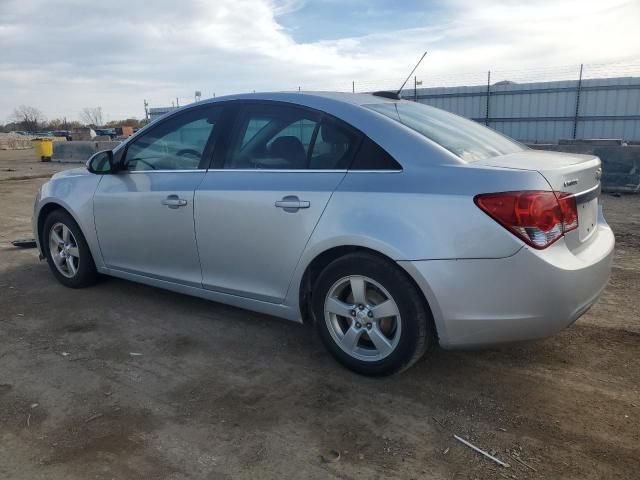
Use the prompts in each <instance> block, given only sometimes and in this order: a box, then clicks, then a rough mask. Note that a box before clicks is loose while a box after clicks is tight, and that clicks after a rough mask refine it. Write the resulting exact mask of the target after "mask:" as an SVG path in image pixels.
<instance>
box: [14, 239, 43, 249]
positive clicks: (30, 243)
mask: <svg viewBox="0 0 640 480" xmlns="http://www.w3.org/2000/svg"><path fill="white" fill-rule="evenodd" d="M11 244H12V245H13V246H14V247H19V248H36V247H37V244H36V241H35V239H33V238H21V239H18V240H13V241H12V242H11Z"/></svg>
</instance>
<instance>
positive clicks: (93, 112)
mask: <svg viewBox="0 0 640 480" xmlns="http://www.w3.org/2000/svg"><path fill="white" fill-rule="evenodd" d="M80 120H82V122H83V123H85V124H87V125H91V126H94V127H99V126H100V125H102V107H86V108H83V109H82V112H80Z"/></svg>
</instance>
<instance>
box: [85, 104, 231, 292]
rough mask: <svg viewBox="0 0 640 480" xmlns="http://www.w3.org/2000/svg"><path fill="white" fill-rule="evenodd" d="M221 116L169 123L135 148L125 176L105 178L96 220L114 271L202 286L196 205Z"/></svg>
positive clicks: (198, 114) (184, 117) (206, 113)
mask: <svg viewBox="0 0 640 480" xmlns="http://www.w3.org/2000/svg"><path fill="white" fill-rule="evenodd" d="M220 116H221V107H212V106H207V107H197V108H193V109H190V110H187V111H185V112H181V113H179V114H176V115H174V116H173V117H170V118H168V119H166V120H164V121H162V120H161V121H160V122H159V123H158V125H157V126H156V127H154V128H152V129H151V130H149V131H148V132H146V133H145V134H144V135H142V136H140V137H138V138H136V139H135V140H134V141H133V142H132V143H131V144H129V145H128V146H127V150H126V152H125V153H124V157H123V159H122V165H123V169H122V170H121V171H119V172H118V173H116V174H114V175H104V176H103V178H102V180H101V182H100V184H99V186H98V189H97V191H96V193H95V196H94V216H95V222H96V230H97V233H98V239H99V243H100V250H101V252H102V257H103V260H104V263H105V265H106V266H107V267H108V268H111V269H116V270H120V271H124V272H129V273H136V274H141V275H145V276H150V277H153V278H157V279H162V280H168V281H177V282H180V283H184V284H189V285H193V286H201V285H202V272H201V269H200V262H199V259H198V249H197V245H196V239H195V232H194V225H193V214H194V204H193V201H194V192H195V189H196V187H197V186H198V185H199V184H200V183H201V182H202V180H203V178H204V176H205V172H206V165H207V164H208V162H209V159H210V156H211V153H212V149H213V144H214V139H215V130H216V128H215V126H216V123H217V122H218V120H219V119H220Z"/></svg>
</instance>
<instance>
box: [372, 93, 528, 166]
mask: <svg viewBox="0 0 640 480" xmlns="http://www.w3.org/2000/svg"><path fill="white" fill-rule="evenodd" d="M365 107H367V108H370V109H371V110H375V111H376V112H378V113H382V114H383V115H386V116H387V117H389V118H391V119H393V120H396V121H398V122H400V123H402V124H403V125H406V126H407V127H409V128H411V129H413V130H415V131H416V132H418V133H420V134H422V135H424V136H425V137H427V138H428V139H429V140H432V141H434V142H435V143H437V144H438V145H440V146H442V147H444V148H446V149H447V150H449V151H450V152H452V153H454V154H455V155H457V156H458V157H460V158H461V159H463V160H465V161H466V162H475V161H478V160H483V159H485V158H489V157H495V156H498V155H506V154H508V153H515V152H521V151H523V150H525V148H526V147H524V146H523V145H521V144H519V143H517V142H516V141H514V140H511V139H510V138H508V137H505V136H504V135H502V134H500V133H497V132H495V131H493V130H491V129H490V128H487V127H485V126H483V125H480V124H478V123H476V122H474V121H473V120H467V119H466V118H462V117H459V116H458V115H454V114H452V113H449V112H445V111H444V110H440V109H439V108H434V107H430V106H428V105H424V104H421V103H415V102H388V103H377V104H372V105H365Z"/></svg>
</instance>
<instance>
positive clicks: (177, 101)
mask: <svg viewBox="0 0 640 480" xmlns="http://www.w3.org/2000/svg"><path fill="white" fill-rule="evenodd" d="M176 107H178V108H180V100H178V97H176Z"/></svg>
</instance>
